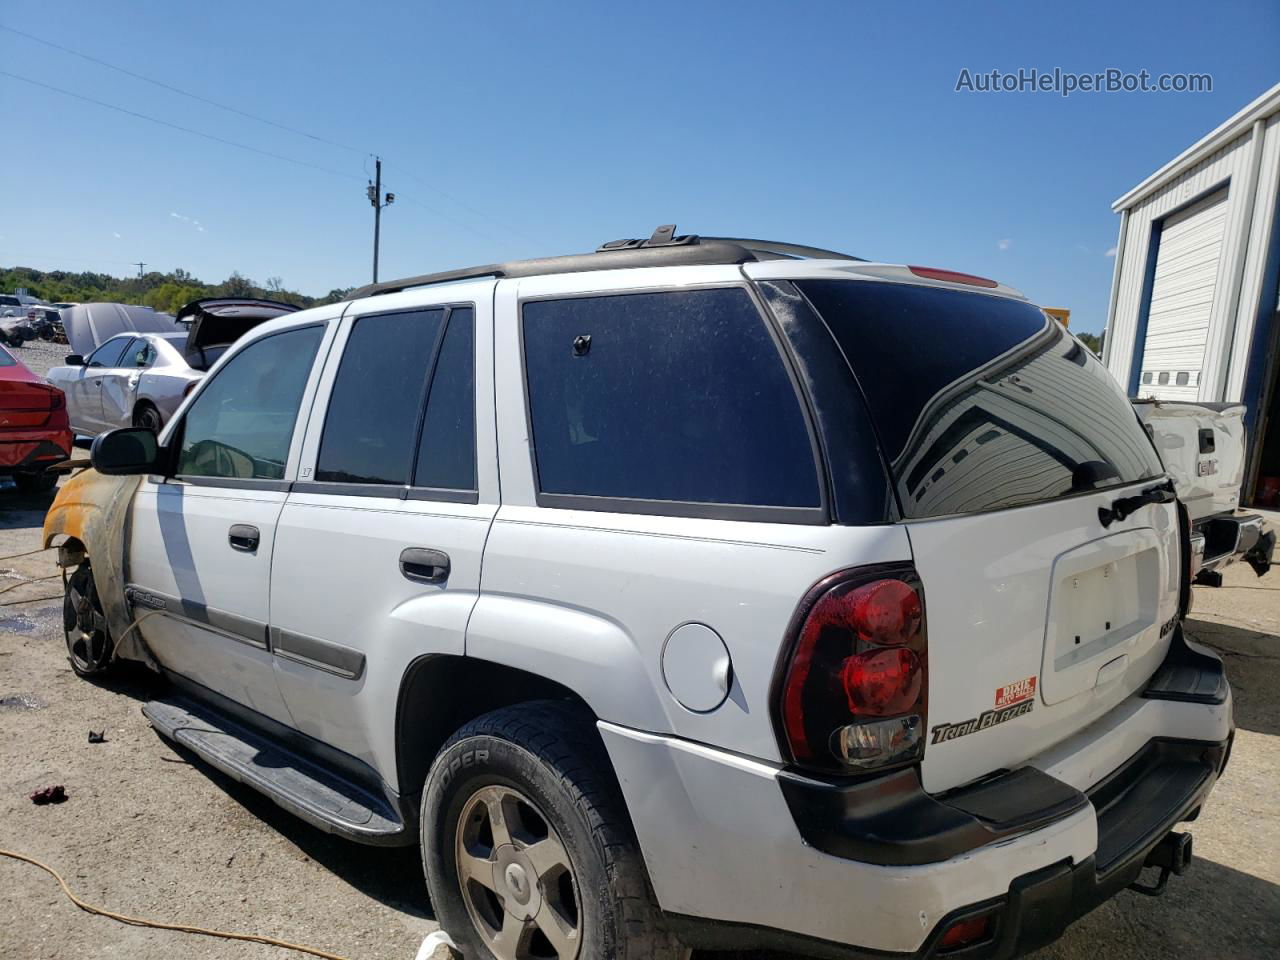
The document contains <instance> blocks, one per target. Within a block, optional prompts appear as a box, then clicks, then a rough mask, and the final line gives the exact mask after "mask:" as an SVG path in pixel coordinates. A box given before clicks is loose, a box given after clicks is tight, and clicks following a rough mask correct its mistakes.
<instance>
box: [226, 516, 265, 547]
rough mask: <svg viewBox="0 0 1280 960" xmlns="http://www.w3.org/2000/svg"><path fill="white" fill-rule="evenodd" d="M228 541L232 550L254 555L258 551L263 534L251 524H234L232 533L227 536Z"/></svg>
mask: <svg viewBox="0 0 1280 960" xmlns="http://www.w3.org/2000/svg"><path fill="white" fill-rule="evenodd" d="M227 540H229V541H230V543H231V549H232V550H239V551H240V552H241V553H253V551H255V550H257V549H258V543H259V542H260V541H261V540H262V534H261V533H260V532H259V531H258V528H257V527H255V526H252V525H250V524H247V523H233V524H232V525H231V530H230V532H229V533H228V534H227Z"/></svg>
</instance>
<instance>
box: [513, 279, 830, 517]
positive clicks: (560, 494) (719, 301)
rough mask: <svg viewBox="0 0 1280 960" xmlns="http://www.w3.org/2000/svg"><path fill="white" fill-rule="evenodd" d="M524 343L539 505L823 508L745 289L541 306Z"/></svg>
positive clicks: (768, 340) (788, 389)
mask: <svg viewBox="0 0 1280 960" xmlns="http://www.w3.org/2000/svg"><path fill="white" fill-rule="evenodd" d="M523 333H524V352H525V364H526V371H527V379H528V394H529V408H530V416H531V419H532V427H533V441H534V447H535V455H536V464H537V475H538V484H539V491H540V496H539V503H545V504H546V505H552V506H556V505H559V506H569V507H574V506H577V507H582V508H586V509H592V508H595V509H619V510H627V509H631V510H637V509H638V507H637V504H636V502H637V501H667V502H681V503H687V504H718V505H741V506H746V507H798V508H814V509H817V508H819V507H820V505H821V502H822V501H821V496H820V493H819V482H818V473H817V468H816V466H815V462H814V456H813V448H812V444H811V441H810V436H809V431H808V427H807V424H806V422H805V418H804V415H803V413H802V411H801V407H800V402H799V399H798V397H797V395H796V391H795V388H794V387H793V385H792V382H791V379H790V377H789V376H788V374H787V371H786V368H785V366H784V364H783V360H782V357H781V355H780V353H779V350H778V347H777V346H776V344H775V342H774V340H773V337H772V336H771V335H770V333H769V330H768V328H767V327H766V326H765V322H764V319H763V317H762V316H761V315H760V312H759V311H758V310H757V309H756V307H755V304H754V303H753V301H752V300H751V297H750V296H749V295H748V294H747V292H746V291H745V290H744V289H741V288H736V287H735V288H726V289H709V290H685V291H671V292H662V293H642V294H621V295H614V296H599V297H583V298H575V299H565V300H545V301H533V302H529V303H526V304H525V305H524V308H523ZM548 495H549V496H548ZM583 497H591V498H607V499H608V500H611V501H614V502H613V503H610V504H606V503H599V504H593V503H591V502H578V498H583ZM643 512H655V513H661V512H666V508H657V509H645V510H644V511H643ZM684 512H686V513H690V512H692V513H696V512H697V511H684ZM748 513H749V511H748ZM708 515H712V516H715V515H728V514H726V513H724V512H723V511H722V512H716V511H708Z"/></svg>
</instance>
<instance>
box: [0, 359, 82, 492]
mask: <svg viewBox="0 0 1280 960" xmlns="http://www.w3.org/2000/svg"><path fill="white" fill-rule="evenodd" d="M9 352H10V353H12V354H13V355H14V356H15V357H17V358H18V359H19V360H21V361H22V362H23V364H25V365H26V366H27V367H28V368H29V369H30V370H31V372H32V373H34V374H36V376H40V377H43V376H44V375H45V374H47V373H48V372H49V370H50V368H52V367H59V366H62V361H63V359H64V358H65V357H66V355H67V354H69V353H70V352H71V348H70V347H69V346H67V345H66V344H65V343H46V342H45V341H43V340H28V341H27V342H26V343H24V344H23V345H22V346H20V347H10V348H9ZM3 509H4V508H3V507H0V510H3Z"/></svg>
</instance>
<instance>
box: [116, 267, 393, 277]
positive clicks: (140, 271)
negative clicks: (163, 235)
mask: <svg viewBox="0 0 1280 960" xmlns="http://www.w3.org/2000/svg"><path fill="white" fill-rule="evenodd" d="M145 266H146V264H145V263H139V264H138V279H139V280H141V279H142V268H143V267H145ZM375 269H376V268H375Z"/></svg>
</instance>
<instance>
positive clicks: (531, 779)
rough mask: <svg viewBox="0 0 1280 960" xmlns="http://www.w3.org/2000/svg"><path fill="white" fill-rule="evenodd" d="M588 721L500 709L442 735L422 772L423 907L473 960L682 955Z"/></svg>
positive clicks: (563, 709) (546, 704)
mask: <svg viewBox="0 0 1280 960" xmlns="http://www.w3.org/2000/svg"><path fill="white" fill-rule="evenodd" d="M608 763H609V759H608V756H607V755H606V754H605V751H604V747H603V745H602V744H601V743H600V740H599V735H598V734H597V733H596V731H595V729H594V726H593V724H592V723H591V718H590V717H589V716H587V715H586V714H585V712H584V711H580V710H579V709H577V708H575V707H573V706H572V705H570V704H567V703H560V702H552V701H540V702H535V703H528V704H521V705H519V706H515V707H508V708H505V709H502V710H496V711H494V712H493V713H490V714H486V715H485V716H483V717H480V718H479V719H477V720H474V721H472V722H471V723H469V724H467V725H466V726H465V727H463V728H462V729H461V730H459V731H458V732H457V733H456V734H454V735H453V737H452V738H450V740H449V742H448V743H447V744H446V745H445V747H444V749H443V750H442V751H441V752H440V754H439V756H437V757H436V760H435V762H434V763H433V764H432V765H431V770H430V772H429V773H428V774H427V781H426V785H425V787H424V789H423V803H422V822H421V837H422V860H423V868H424V871H425V873H426V876H427V886H428V889H429V891H430V893H431V903H432V905H433V906H434V908H435V910H436V915H437V917H438V918H439V920H440V923H441V925H442V927H443V928H444V929H445V930H447V931H448V932H449V934H450V936H452V937H454V938H455V940H456V941H457V943H458V946H459V948H460V949H461V950H462V952H463V954H464V956H466V957H468V958H477V960H578V958H580V960H680V958H683V957H686V956H687V955H688V951H687V950H686V949H685V948H684V947H683V946H681V945H680V943H679V942H678V941H677V940H676V938H675V937H674V936H672V935H671V934H670V933H669V932H667V931H666V930H665V929H664V928H663V926H662V922H661V914H660V912H659V910H658V907H657V905H656V904H655V903H654V899H653V895H652V893H651V891H650V889H649V881H648V876H647V874H646V872H645V868H644V862H643V860H642V858H641V855H640V850H639V848H638V846H637V844H636V840H635V837H634V835H633V834H632V830H631V826H630V823H629V822H628V819H627V815H626V810H625V807H624V805H623V801H622V797H621V796H620V795H619V791H618V788H617V786H616V784H615V783H614V782H613V779H612V777H611V776H610V773H609V768H608V766H607V764H608Z"/></svg>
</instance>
